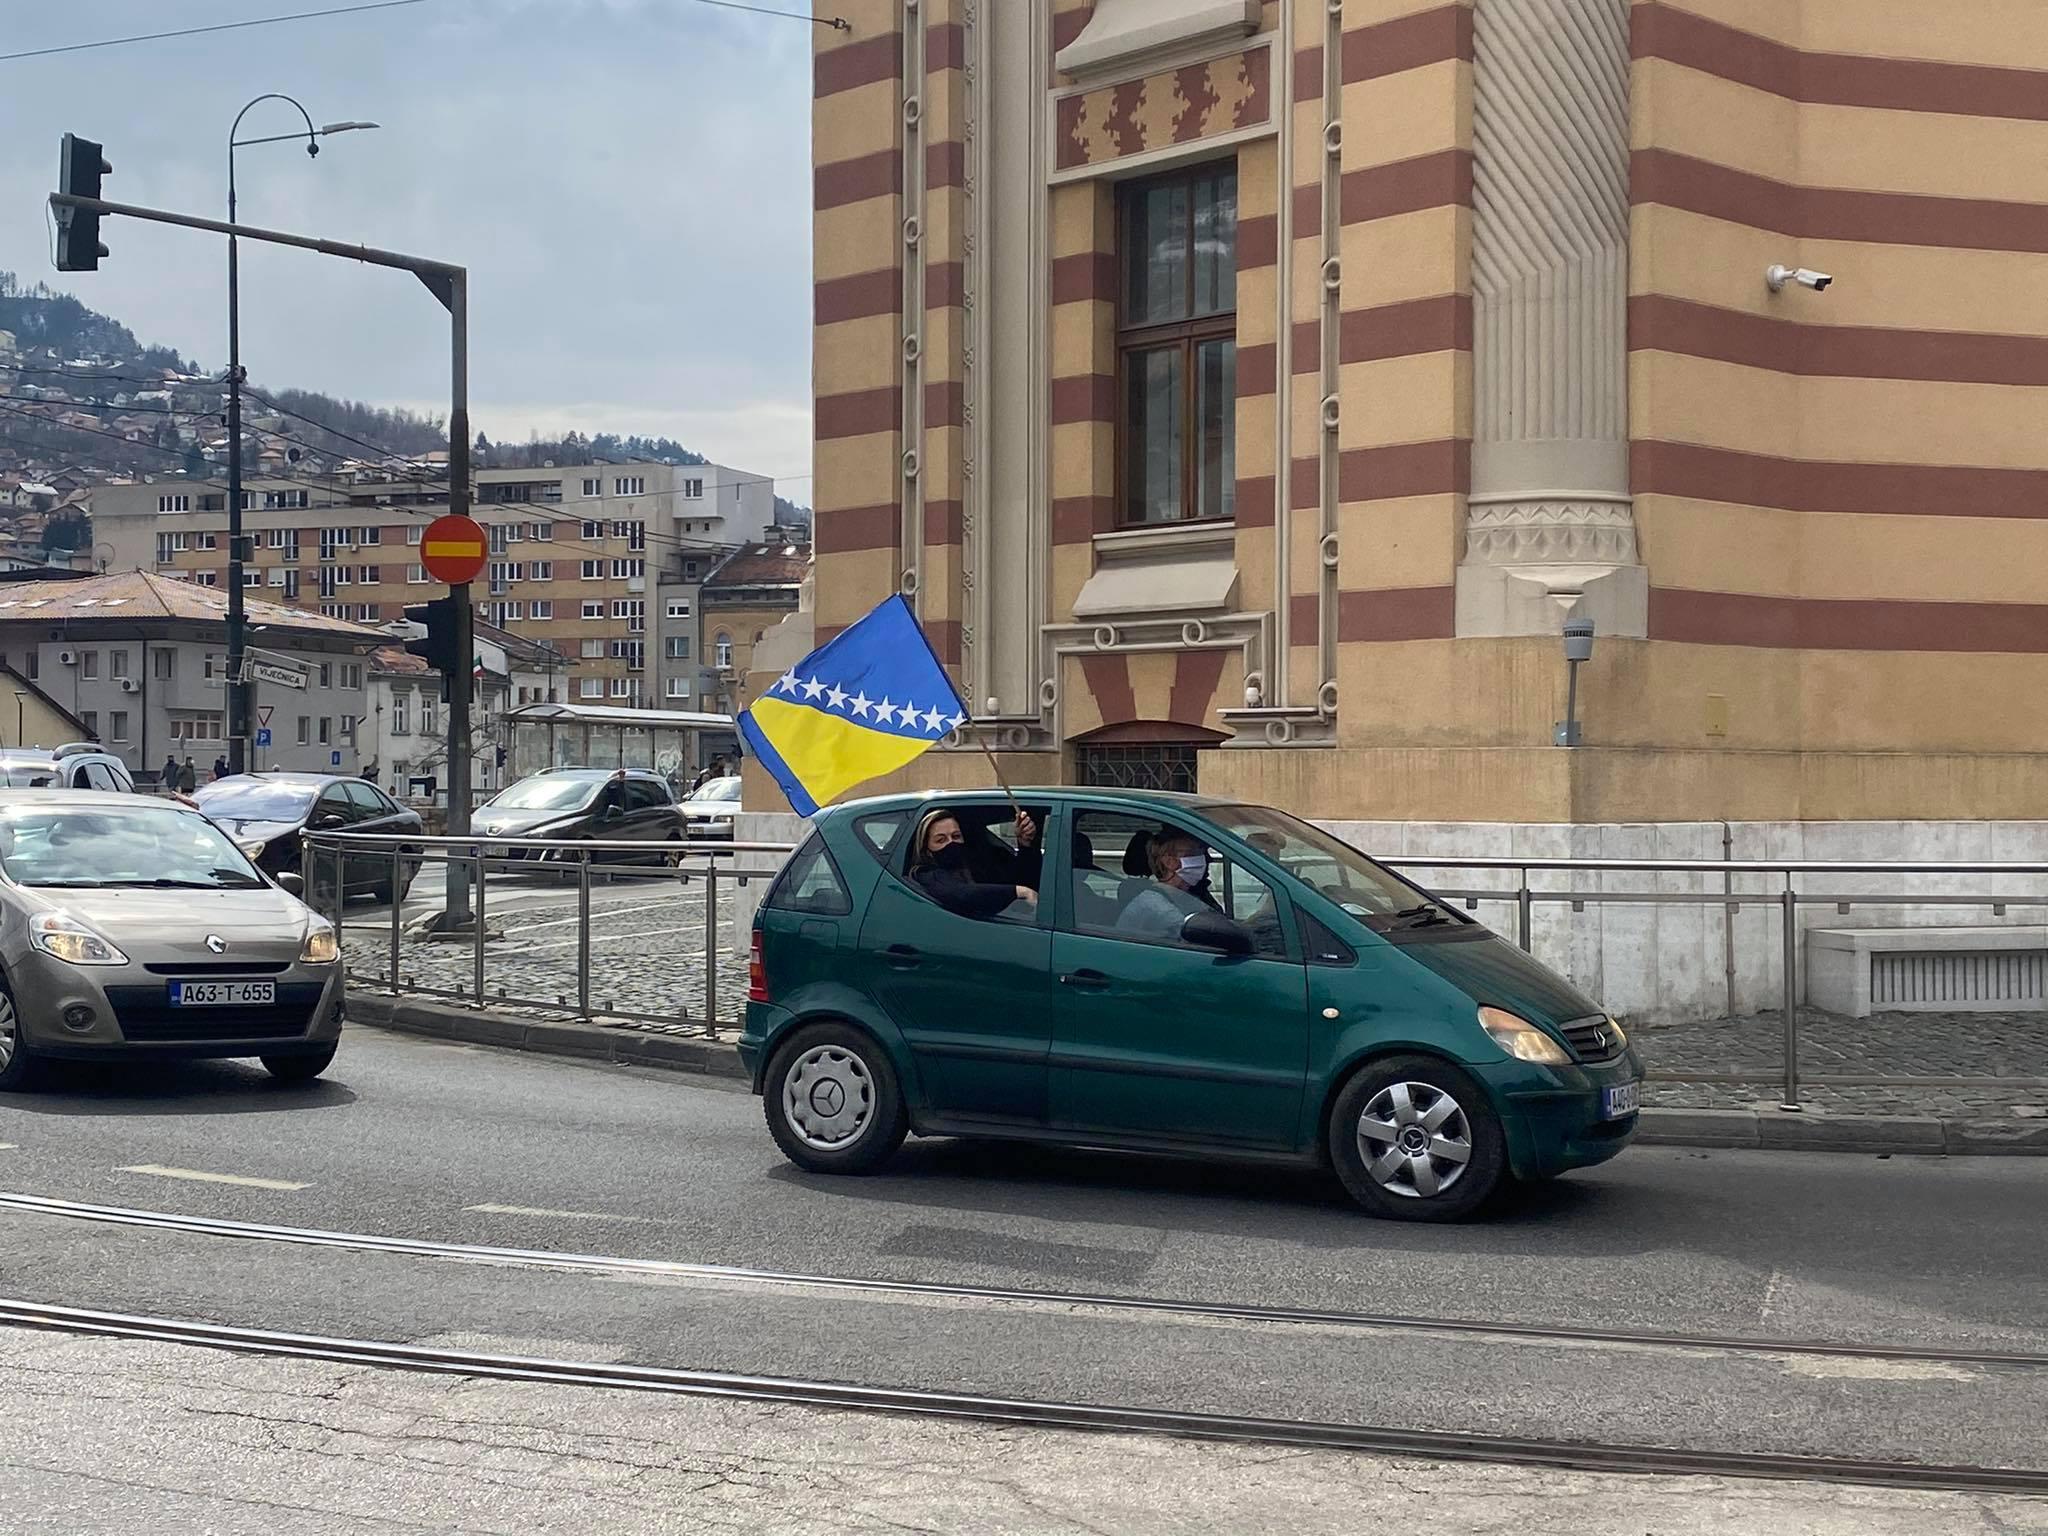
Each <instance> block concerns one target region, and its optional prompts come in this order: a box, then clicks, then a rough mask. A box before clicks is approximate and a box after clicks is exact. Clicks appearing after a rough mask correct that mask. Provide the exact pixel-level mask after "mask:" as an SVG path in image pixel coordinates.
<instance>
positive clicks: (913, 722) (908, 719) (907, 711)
mask: <svg viewBox="0 0 2048 1536" xmlns="http://www.w3.org/2000/svg"><path fill="white" fill-rule="evenodd" d="M896 713H897V714H899V715H901V716H902V717H903V718H902V719H901V720H899V721H897V722H896V723H897V724H898V725H901V726H903V727H904V728H905V729H906V730H912V731H914V730H916V729H917V706H916V705H915V704H905V705H904V706H903V707H902V708H901V709H899V710H897V711H896Z"/></svg>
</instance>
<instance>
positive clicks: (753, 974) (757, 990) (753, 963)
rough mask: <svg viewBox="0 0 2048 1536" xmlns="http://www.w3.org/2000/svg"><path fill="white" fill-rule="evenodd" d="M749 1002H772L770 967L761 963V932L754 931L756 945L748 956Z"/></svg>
mask: <svg viewBox="0 0 2048 1536" xmlns="http://www.w3.org/2000/svg"><path fill="white" fill-rule="evenodd" d="M747 1001H748V1002H750V1003H766V1002H772V1001H773V999H772V998H770V997H769V996H768V967H767V966H765V965H763V964H762V963H761V930H760V929H758V928H756V929H755V930H754V945H753V948H752V949H751V950H749V951H748V954H747Z"/></svg>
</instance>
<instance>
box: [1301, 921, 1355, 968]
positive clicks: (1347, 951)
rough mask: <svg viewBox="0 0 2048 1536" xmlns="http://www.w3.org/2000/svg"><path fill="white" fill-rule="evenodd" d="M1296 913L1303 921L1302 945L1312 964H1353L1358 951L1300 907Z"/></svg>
mask: <svg viewBox="0 0 2048 1536" xmlns="http://www.w3.org/2000/svg"><path fill="white" fill-rule="evenodd" d="M1294 915H1295V916H1296V917H1297V918H1299V919H1300V921H1301V947H1302V949H1303V951H1304V952H1305V953H1306V954H1307V955H1308V963H1309V964H1310V965H1352V964H1354V963H1356V961H1357V959H1358V955H1357V952H1356V951H1354V950H1353V949H1352V947H1351V946H1350V945H1349V944H1346V943H1345V942H1344V941H1343V940H1342V939H1340V938H1338V937H1337V935H1335V934H1334V933H1332V932H1330V930H1329V929H1328V928H1325V927H1324V926H1323V925H1322V923H1320V922H1319V921H1317V920H1316V919H1315V918H1314V917H1312V916H1310V915H1309V914H1308V913H1306V912H1304V911H1302V910H1301V909H1300V908H1299V907H1296V908H1295V911H1294Z"/></svg>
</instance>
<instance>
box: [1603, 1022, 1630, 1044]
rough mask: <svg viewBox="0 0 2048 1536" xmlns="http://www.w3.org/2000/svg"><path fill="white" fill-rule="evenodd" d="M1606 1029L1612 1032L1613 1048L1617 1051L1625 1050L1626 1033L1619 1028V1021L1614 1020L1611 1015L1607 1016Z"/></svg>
mask: <svg viewBox="0 0 2048 1536" xmlns="http://www.w3.org/2000/svg"><path fill="white" fill-rule="evenodd" d="M1607 1027H1608V1028H1609V1029H1611V1030H1612V1031H1614V1048H1615V1049H1616V1050H1617V1051H1625V1050H1627V1049H1628V1031H1627V1030H1625V1029H1623V1028H1622V1027H1621V1020H1619V1019H1617V1018H1615V1017H1614V1016H1613V1015H1612V1014H1610V1015H1608V1019H1607Z"/></svg>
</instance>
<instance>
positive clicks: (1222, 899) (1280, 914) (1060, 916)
mask: <svg viewBox="0 0 2048 1536" xmlns="http://www.w3.org/2000/svg"><path fill="white" fill-rule="evenodd" d="M1091 815H1093V816H1119V817H1125V818H1132V819H1136V820H1139V821H1150V822H1152V823H1153V824H1154V825H1155V826H1158V827H1166V828H1171V829H1172V830H1173V831H1174V832H1177V833H1179V834H1181V835H1182V836H1184V837H1186V838H1188V839H1189V840H1190V841H1191V842H1195V843H1198V844H1200V845H1201V847H1202V849H1203V850H1204V851H1205V852H1206V853H1207V854H1208V855H1209V862H1210V873H1211V874H1212V875H1214V874H1215V873H1216V868H1217V861H1218V860H1219V859H1220V860H1221V861H1222V863H1223V864H1224V865H1225V866H1227V867H1228V868H1229V869H1231V870H1235V871H1239V872H1241V873H1243V874H1245V875H1247V876H1249V877H1250V878H1251V879H1253V880H1255V881H1256V882H1257V883H1258V884H1259V885H1260V886H1261V887H1263V888H1264V889H1265V890H1266V892H1267V893H1268V894H1269V895H1270V896H1271V898H1272V901H1273V909H1274V913H1273V915H1274V921H1275V925H1276V927H1277V929H1278V932H1279V935H1280V945H1281V952H1280V953H1279V954H1269V953H1266V952H1263V951H1260V950H1258V949H1254V950H1253V951H1252V952H1251V953H1250V954H1248V955H1242V956H1238V957H1235V958H1237V959H1238V960H1241V961H1254V960H1256V961H1263V962H1265V963H1267V964H1271V965H1293V966H1300V965H1302V964H1303V963H1304V960H1303V955H1304V951H1303V948H1302V938H1301V929H1300V926H1299V925H1298V924H1297V923H1296V921H1295V902H1294V896H1293V893H1292V892H1291V891H1289V890H1288V889H1287V887H1286V885H1285V884H1284V883H1283V882H1281V881H1279V880H1276V879H1274V878H1273V877H1272V876H1269V875H1268V874H1266V873H1265V871H1263V870H1260V869H1255V868H1253V867H1252V865H1251V864H1250V863H1248V862H1247V861H1246V860H1244V859H1242V858H1240V857H1238V856H1237V854H1236V853H1235V852H1234V851H1233V850H1232V848H1231V846H1230V843H1229V841H1228V839H1227V838H1226V837H1225V835H1224V832H1223V829H1222V828H1221V827H1205V826H1202V825H1200V824H1190V822H1189V821H1188V820H1187V819H1186V818H1184V817H1180V816H1171V815H1159V814H1156V813H1153V812H1149V811H1148V812H1144V813H1136V812H1133V811H1131V810H1130V809H1128V808H1127V807H1120V806H1106V805H1077V804H1070V805H1068V806H1067V816H1066V822H1065V826H1064V828H1063V830H1062V832H1061V834H1060V837H1059V842H1058V843H1057V845H1056V856H1057V865H1058V870H1059V875H1058V879H1057V881H1055V880H1054V878H1053V877H1052V876H1051V874H1050V873H1048V875H1047V876H1046V883H1047V884H1049V885H1056V900H1057V902H1058V910H1057V911H1056V912H1055V913H1054V914H1053V931H1054V932H1055V933H1063V934H1067V935H1069V936H1070V937H1073V938H1077V939H1106V940H1108V941H1110V942H1112V943H1118V944H1144V945H1148V946H1150V947H1151V948H1154V949H1172V950H1178V951H1180V952H1181V953H1183V954H1189V955H1201V956H1206V957H1208V958H1210V959H1218V958H1221V957H1220V956H1219V955H1218V954H1217V952H1216V951H1214V950H1209V949H1203V948H1201V947H1200V946H1198V945H1190V944H1183V943H1182V942H1181V941H1180V938H1179V936H1178V935H1175V936H1173V937H1170V938H1168V937H1155V936H1153V935H1151V934H1143V933H1128V932H1125V931H1124V930H1122V929H1120V928H1116V927H1114V926H1112V927H1109V928H1101V927H1097V926H1095V925H1094V924H1092V923H1091V924H1085V925H1084V924H1083V923H1082V922H1081V921H1080V920H1079V918H1078V914H1077V913H1076V910H1075V901H1074V877H1075V870H1074V861H1073V844H1074V838H1075V836H1076V835H1077V834H1080V833H1084V832H1086V831H1087V828H1086V827H1085V826H1084V822H1085V820H1086V818H1088V817H1089V816H1091ZM1089 837H1090V841H1091V844H1092V841H1093V834H1092V833H1090V834H1089ZM1096 853H1097V858H1098V860H1099V859H1100V857H1101V850H1100V849H1097V850H1096ZM1119 857H1120V856H1119ZM1053 863H1054V854H1053V852H1052V851H1049V852H1048V857H1047V864H1048V867H1049V868H1050V866H1051V865H1052V864H1053ZM1097 867H1098V868H1100V867H1101V866H1100V864H1099V862H1098V865H1097ZM1122 878H1123V879H1131V878H1133V877H1132V876H1130V875H1124V876H1123V877H1122ZM1227 884H1228V882H1227V881H1219V882H1218V885H1219V889H1218V890H1217V891H1216V892H1215V895H1216V899H1217V902H1218V904H1219V905H1221V906H1222V907H1223V909H1224V910H1223V915H1224V916H1225V917H1228V918H1230V920H1231V921H1232V922H1235V923H1237V924H1238V925H1239V926H1240V927H1245V928H1249V926H1250V925H1249V924H1247V923H1245V921H1244V920H1243V919H1242V918H1239V917H1237V916H1235V915H1234V914H1233V913H1232V912H1231V911H1230V908H1229V903H1228V899H1227ZM1044 900H1045V893H1044V892H1043V891H1041V892H1040V893H1039V902H1040V905H1043V904H1044ZM1118 916H1119V917H1120V916H1122V909H1121V908H1119V910H1118Z"/></svg>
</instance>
